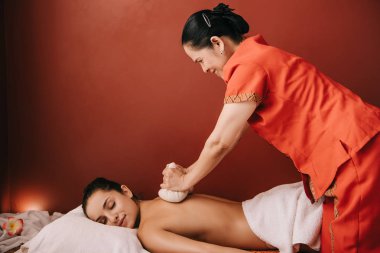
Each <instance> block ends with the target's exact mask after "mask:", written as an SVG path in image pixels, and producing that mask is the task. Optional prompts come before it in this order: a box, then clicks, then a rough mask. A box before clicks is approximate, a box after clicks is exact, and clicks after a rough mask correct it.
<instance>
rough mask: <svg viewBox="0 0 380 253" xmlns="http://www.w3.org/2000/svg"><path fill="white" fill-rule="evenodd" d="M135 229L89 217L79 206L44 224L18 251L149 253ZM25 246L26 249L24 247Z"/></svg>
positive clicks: (40, 252) (46, 252) (35, 252)
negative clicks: (110, 224)
mask: <svg viewBox="0 0 380 253" xmlns="http://www.w3.org/2000/svg"><path fill="white" fill-rule="evenodd" d="M136 232H137V230H136V229H129V228H123V227H116V226H108V225H103V224H100V223H97V222H94V221H91V220H89V219H88V218H87V217H86V216H85V215H84V213H83V211H82V206H79V207H77V208H75V209H74V210H72V211H70V212H68V213H67V214H65V215H64V216H62V217H61V218H59V219H57V220H55V221H53V222H52V223H50V224H48V225H46V226H45V227H44V228H43V229H41V231H40V232H39V233H38V234H37V235H36V236H35V237H34V238H33V239H32V240H30V241H29V242H27V243H26V244H24V245H23V246H22V247H21V248H22V249H21V252H28V253H68V252H70V253H105V252H107V253H148V251H146V250H144V249H143V247H142V246H141V243H140V241H139V240H138V238H137V233H136ZM26 249H28V250H27V251H26Z"/></svg>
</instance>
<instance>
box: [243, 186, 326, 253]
mask: <svg viewBox="0 0 380 253" xmlns="http://www.w3.org/2000/svg"><path fill="white" fill-rule="evenodd" d="M322 203H323V200H322V199H320V200H319V201H316V202H314V204H312V203H311V202H310V200H309V199H308V198H307V196H306V194H305V192H304V188H303V183H302V182H298V183H293V184H285V185H280V186H277V187H274V188H272V189H270V190H268V191H266V192H263V193H260V194H258V195H257V196H255V197H254V198H253V199H250V200H246V201H244V202H243V204H242V205H243V211H244V215H245V217H246V219H247V221H248V224H249V226H250V228H251V229H252V231H253V232H254V233H255V234H256V235H257V236H258V237H259V238H260V239H261V240H263V241H265V242H266V243H268V244H270V245H272V246H274V247H276V248H278V249H279V251H280V252H281V253H292V252H294V251H295V249H296V248H297V247H298V246H299V244H306V245H308V246H309V247H311V248H312V249H315V250H319V248H320V231H321V224H322V223H321V222H322Z"/></svg>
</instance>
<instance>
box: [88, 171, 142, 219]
mask: <svg viewBox="0 0 380 253" xmlns="http://www.w3.org/2000/svg"><path fill="white" fill-rule="evenodd" d="M97 190H103V191H112V190H115V191H117V192H120V193H123V190H122V189H121V184H119V183H116V182H114V181H111V180H108V179H105V178H103V177H98V178H96V179H94V180H93V181H92V182H91V183H89V184H88V185H87V186H86V187H85V188H84V190H83V198H82V208H83V212H84V214H85V215H86V216H87V212H86V208H87V201H88V199H89V198H90V197H91V196H92V194H94V193H95V192H96V191H97ZM132 199H134V200H136V199H137V198H136V196H135V195H133V197H132Z"/></svg>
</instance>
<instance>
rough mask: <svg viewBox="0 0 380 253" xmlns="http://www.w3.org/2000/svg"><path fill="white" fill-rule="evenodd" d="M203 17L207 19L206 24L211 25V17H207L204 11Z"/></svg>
mask: <svg viewBox="0 0 380 253" xmlns="http://www.w3.org/2000/svg"><path fill="white" fill-rule="evenodd" d="M202 17H203V19H204V20H205V22H206V24H207V26H208V27H211V22H210V19H209V18H208V17H207V15H206V14H204V13H202Z"/></svg>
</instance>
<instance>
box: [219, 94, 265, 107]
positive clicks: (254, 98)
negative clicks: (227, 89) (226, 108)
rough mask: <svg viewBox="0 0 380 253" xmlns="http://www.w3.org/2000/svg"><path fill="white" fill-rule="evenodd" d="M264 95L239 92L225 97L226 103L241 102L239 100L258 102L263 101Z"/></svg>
mask: <svg viewBox="0 0 380 253" xmlns="http://www.w3.org/2000/svg"><path fill="white" fill-rule="evenodd" d="M262 99H263V98H262V97H261V96H260V95H258V94H256V93H244V94H237V95H231V96H228V97H225V98H224V103H225V104H230V103H239V102H246V101H255V102H256V103H258V104H259V103H261V101H262Z"/></svg>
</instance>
